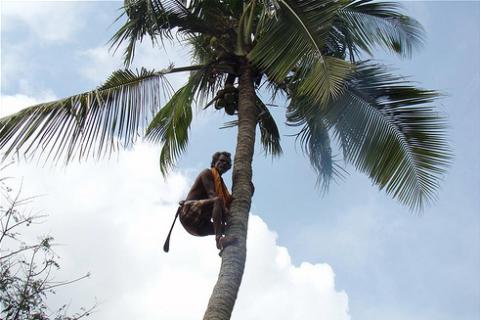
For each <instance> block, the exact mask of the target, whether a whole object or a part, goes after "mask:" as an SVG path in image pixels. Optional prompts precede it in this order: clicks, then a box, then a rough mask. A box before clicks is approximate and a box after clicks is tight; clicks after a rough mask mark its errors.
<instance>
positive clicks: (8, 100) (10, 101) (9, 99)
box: [0, 91, 57, 118]
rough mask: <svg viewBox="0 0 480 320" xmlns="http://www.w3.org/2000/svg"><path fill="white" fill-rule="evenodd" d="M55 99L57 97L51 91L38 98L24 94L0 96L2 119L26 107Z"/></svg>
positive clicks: (0, 115) (0, 114)
mask: <svg viewBox="0 0 480 320" xmlns="http://www.w3.org/2000/svg"><path fill="white" fill-rule="evenodd" d="M55 99H57V97H55V95H54V94H53V93H52V92H50V91H46V92H43V93H42V94H40V95H39V96H37V97H30V96H26V95H23V94H16V95H0V118H2V117H5V116H7V115H9V114H12V113H15V112H18V111H20V110H22V109H24V108H26V107H29V106H33V105H35V104H38V103H41V102H47V101H52V100H55Z"/></svg>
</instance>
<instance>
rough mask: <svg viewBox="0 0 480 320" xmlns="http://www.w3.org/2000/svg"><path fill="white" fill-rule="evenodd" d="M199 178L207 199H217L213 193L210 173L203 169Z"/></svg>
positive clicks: (213, 186) (213, 185)
mask: <svg viewBox="0 0 480 320" xmlns="http://www.w3.org/2000/svg"><path fill="white" fill-rule="evenodd" d="M200 178H201V181H202V184H203V187H204V188H205V192H206V193H207V195H208V198H210V199H212V198H215V197H217V193H216V192H215V183H214V182H213V175H212V172H211V171H210V170H208V169H205V170H204V171H203V172H202V173H201V174H200Z"/></svg>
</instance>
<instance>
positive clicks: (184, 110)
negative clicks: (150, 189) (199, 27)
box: [146, 72, 202, 175]
mask: <svg viewBox="0 0 480 320" xmlns="http://www.w3.org/2000/svg"><path fill="white" fill-rule="evenodd" d="M201 79H202V74H201V73H200V72H195V73H192V74H191V75H190V79H189V81H188V83H187V84H186V85H185V86H183V87H182V88H181V89H179V90H178V91H177V92H176V93H175V94H174V95H173V97H172V98H171V99H170V101H168V102H167V104H166V105H165V106H164V107H163V108H162V109H161V110H160V111H159V112H158V113H157V114H156V115H155V117H154V118H153V120H152V121H151V122H150V125H149V126H148V128H147V132H146V137H147V139H148V140H150V141H152V142H161V143H162V151H161V153H160V170H161V171H162V174H163V175H166V174H167V172H168V170H169V169H170V168H171V167H172V166H173V165H174V164H175V161H176V159H177V158H178V156H179V155H180V154H181V153H182V152H183V151H184V150H185V148H186V147H187V144H188V130H189V128H190V123H191V122H192V102H193V96H194V94H195V91H196V90H197V87H198V85H199V82H200V80H201Z"/></svg>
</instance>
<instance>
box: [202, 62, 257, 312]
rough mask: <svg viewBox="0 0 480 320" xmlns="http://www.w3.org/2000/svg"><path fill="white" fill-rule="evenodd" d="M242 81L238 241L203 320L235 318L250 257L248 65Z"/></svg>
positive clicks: (236, 168) (231, 231)
mask: <svg viewBox="0 0 480 320" xmlns="http://www.w3.org/2000/svg"><path fill="white" fill-rule="evenodd" d="M240 72H241V73H240V79H239V103H238V121H239V122H238V134H237V146H236V151H235V160H234V163H233V176H232V180H233V192H232V194H233V197H234V200H233V202H232V206H231V218H230V221H229V227H228V229H227V235H228V236H232V237H235V238H236V239H238V241H237V243H236V244H235V245H231V246H228V247H226V248H225V249H224V251H223V254H222V266H221V268H220V273H219V275H218V280H217V284H216V285H215V287H214V289H213V292H212V295H211V297H210V301H209V303H208V307H207V311H206V312H205V316H204V318H203V319H204V320H227V319H230V316H231V314H232V310H233V306H234V304H235V300H236V299H237V293H238V289H239V287H240V283H241V282H242V276H243V270H244V267H245V260H246V256H247V247H246V240H247V225H248V215H249V212H250V204H251V202H252V191H253V190H252V184H251V181H252V158H253V151H254V145H255V127H256V124H257V109H256V106H255V89H254V87H253V79H252V70H251V67H250V66H249V65H248V62H246V63H245V65H244V66H243V67H242V69H241V71H240Z"/></svg>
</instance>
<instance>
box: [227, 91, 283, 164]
mask: <svg viewBox="0 0 480 320" xmlns="http://www.w3.org/2000/svg"><path fill="white" fill-rule="evenodd" d="M256 106H257V108H258V126H259V128H260V143H261V144H262V147H263V150H264V151H265V155H269V154H270V155H272V156H273V157H276V156H280V155H281V154H282V153H283V150H282V146H281V145H280V132H279V131H278V127H277V124H276V122H275V119H274V118H273V116H272V114H271V113H270V111H269V110H268V107H267V106H266V105H265V104H264V103H263V101H262V100H261V99H260V98H259V97H258V96H257V97H256ZM236 126H238V119H235V120H231V121H227V122H225V123H224V124H223V126H221V127H220V129H229V128H233V127H236Z"/></svg>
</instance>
